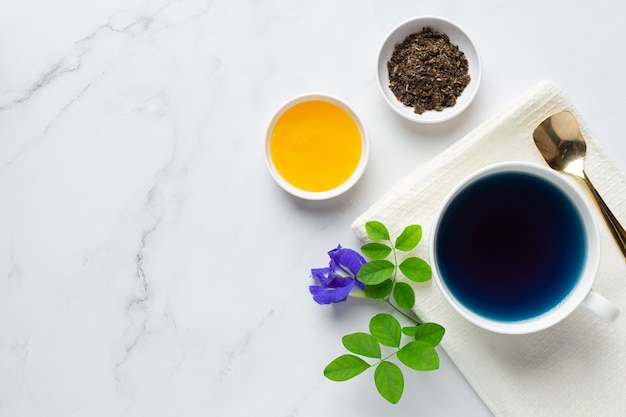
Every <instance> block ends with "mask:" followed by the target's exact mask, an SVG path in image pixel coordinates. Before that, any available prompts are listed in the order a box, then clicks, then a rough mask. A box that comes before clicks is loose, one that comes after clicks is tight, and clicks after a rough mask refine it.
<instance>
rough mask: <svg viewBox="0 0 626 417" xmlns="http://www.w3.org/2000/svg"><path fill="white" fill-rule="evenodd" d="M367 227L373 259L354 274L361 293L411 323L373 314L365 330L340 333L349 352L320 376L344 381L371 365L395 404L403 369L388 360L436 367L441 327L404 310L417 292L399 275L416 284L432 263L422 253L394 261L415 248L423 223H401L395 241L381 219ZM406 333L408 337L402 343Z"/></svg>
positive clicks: (366, 250)
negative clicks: (385, 305) (361, 289)
mask: <svg viewBox="0 0 626 417" xmlns="http://www.w3.org/2000/svg"><path fill="white" fill-rule="evenodd" d="M365 229H366V231H367V235H368V236H369V238H370V239H371V240H372V241H371V242H368V243H365V244H364V245H363V246H362V247H361V252H362V253H363V254H364V255H365V256H367V257H368V258H370V259H371V261H369V262H367V263H366V264H364V265H363V266H362V267H361V269H360V270H359V272H358V274H357V279H358V280H359V281H361V282H363V283H364V284H365V296H366V297H367V298H371V299H374V300H377V301H382V302H384V303H386V304H388V305H389V306H390V307H391V308H392V309H393V310H394V311H395V312H397V313H398V314H399V315H401V316H402V317H404V318H405V319H406V320H408V321H409V322H410V323H411V325H410V326H406V327H402V326H401V324H400V322H399V321H398V320H397V319H396V318H395V317H394V316H392V315H391V314H386V313H381V314H377V315H375V316H374V317H372V319H371V320H370V323H369V333H366V332H358V333H352V334H348V335H346V336H344V337H343V338H342V343H343V346H344V347H345V348H346V349H347V350H348V351H349V352H350V354H344V355H341V356H339V357H338V358H336V359H335V360H333V361H332V362H330V363H329V364H328V365H327V366H326V368H325V369H324V375H325V376H326V377H327V378H328V379H331V380H333V381H347V380H349V379H352V378H354V377H355V376H357V375H359V374H361V373H363V372H364V371H366V370H367V369H369V368H372V367H375V371H374V383H375V385H376V389H377V390H378V392H379V394H380V395H381V396H382V397H383V398H384V399H386V400H387V401H389V402H390V403H393V404H396V403H397V402H399V401H400V399H401V398H402V393H403V391H404V374H403V373H402V369H401V368H400V367H399V366H398V365H397V364H396V363H394V362H392V361H391V360H392V359H393V358H394V357H395V358H397V360H398V361H399V362H400V363H401V364H403V365H404V366H406V367H408V368H410V369H414V370H417V371H432V370H435V369H438V368H439V355H438V354H437V350H436V349H435V347H436V346H437V345H438V344H439V343H440V342H441V340H442V338H443V336H444V333H445V329H444V328H443V327H442V326H441V325H439V324H437V323H422V322H421V320H420V319H419V318H417V317H416V316H415V315H414V314H413V315H409V314H407V313H406V312H404V311H403V309H404V310H409V309H411V308H413V307H414V305H415V300H416V296H415V291H414V289H413V287H412V286H411V285H410V284H409V283H407V282H404V281H399V280H398V277H399V276H404V277H405V278H407V279H408V280H409V281H412V282H416V283H419V282H426V281H428V280H430V279H431V277H432V270H431V268H430V265H428V263H427V262H426V261H424V260H423V259H421V258H418V257H415V256H409V257H406V258H404V260H403V261H402V262H400V263H398V258H399V253H398V252H409V251H412V250H413V249H415V248H416V247H417V245H418V244H419V242H420V241H421V239H422V227H421V226H419V225H410V226H407V227H405V228H404V230H403V231H402V233H400V235H399V236H398V237H397V238H396V240H395V242H393V241H392V240H391V237H390V234H389V231H388V229H387V227H386V226H385V225H384V224H382V223H381V222H377V221H370V222H367V223H366V224H365ZM389 258H390V259H389ZM403 336H404V337H403ZM407 338H408V339H409V340H408V341H407V342H406V343H405V344H402V341H403V340H406V339H407ZM389 352H391V353H389ZM363 358H366V359H368V360H370V361H371V360H374V362H373V363H370V362H368V361H367V360H365V359H363Z"/></svg>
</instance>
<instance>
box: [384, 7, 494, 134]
mask: <svg viewBox="0 0 626 417" xmlns="http://www.w3.org/2000/svg"><path fill="white" fill-rule="evenodd" d="M427 27H429V28H431V29H433V30H435V31H437V32H440V33H445V34H447V35H448V37H449V38H450V42H451V43H453V44H455V45H457V46H458V47H459V49H460V50H461V51H462V52H463V53H464V54H465V57H466V58H467V63H468V73H469V76H470V78H471V79H470V82H469V84H468V85H467V86H466V87H465V90H463V92H462V93H461V95H460V96H459V97H458V98H457V101H456V104H455V105H454V106H453V107H447V108H445V109H444V110H441V111H436V110H427V111H425V112H424V113H422V114H417V113H415V110H414V108H413V107H409V106H406V105H404V104H403V103H402V102H400V101H399V100H398V99H397V98H396V96H395V95H394V94H393V92H392V91H391V89H390V88H389V72H388V70H387V62H389V60H390V59H391V55H392V54H393V50H394V47H395V46H396V45H397V44H398V43H401V42H402V41H404V39H406V37H407V36H409V35H411V34H413V33H419V32H421V31H422V30H423V29H424V28H427ZM376 75H377V78H378V86H379V87H380V91H381V93H382V94H383V97H384V98H385V101H387V103H389V105H390V106H391V108H392V109H393V110H394V111H395V112H396V113H398V114H399V115H400V116H402V117H404V118H406V119H408V120H411V121H414V122H418V123H438V122H443V121H446V120H449V119H451V118H453V117H455V116H457V115H458V114H460V113H461V112H462V111H463V110H465V109H466V108H467V106H469V105H470V103H471V102H472V100H474V97H475V96H476V92H477V91H478V86H479V85H480V78H481V75H482V64H481V60H480V56H479V54H478V50H477V49H476V47H475V46H474V44H473V43H472V41H471V40H470V38H469V37H468V36H467V35H466V34H465V32H464V31H463V30H462V29H461V28H460V27H459V26H457V25H456V24H454V23H452V22H451V21H449V20H447V19H444V18H441V17H436V16H421V17H415V18H413V19H409V20H407V21H405V22H403V23H401V24H399V25H398V26H396V27H395V28H394V29H393V30H392V31H391V32H390V33H389V35H387V37H386V38H385V41H384V42H383V44H382V46H381V48H380V53H379V55H378V69H377V71H376Z"/></svg>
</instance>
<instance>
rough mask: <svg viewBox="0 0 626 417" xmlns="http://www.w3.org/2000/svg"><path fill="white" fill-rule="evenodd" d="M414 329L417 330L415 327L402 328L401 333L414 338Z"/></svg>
mask: <svg viewBox="0 0 626 417" xmlns="http://www.w3.org/2000/svg"><path fill="white" fill-rule="evenodd" d="M416 329H417V326H410V327H403V328H402V333H403V334H405V335H407V336H411V337H415V330H416Z"/></svg>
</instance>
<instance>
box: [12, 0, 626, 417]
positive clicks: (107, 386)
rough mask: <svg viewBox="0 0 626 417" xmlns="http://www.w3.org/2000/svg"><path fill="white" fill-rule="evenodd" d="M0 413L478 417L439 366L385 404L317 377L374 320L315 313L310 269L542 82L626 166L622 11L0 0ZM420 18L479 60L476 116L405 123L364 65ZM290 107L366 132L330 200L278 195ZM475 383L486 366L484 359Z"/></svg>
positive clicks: (472, 402) (354, 386)
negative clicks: (359, 220) (360, 220)
mask: <svg viewBox="0 0 626 417" xmlns="http://www.w3.org/2000/svg"><path fill="white" fill-rule="evenodd" d="M1 6H2V7H0V199H1V200H0V201H1V204H0V415H1V416H10V417H14V416H20V417H27V416H47V417H50V416H54V417H57V416H59V417H60V416H63V417H74V416H151V417H161V416H266V417H278V416H300V417H302V416H320V415H327V416H344V417H349V416H359V417H367V416H381V415H386V416H396V415H397V416H411V415H416V416H417V415H428V416H431V417H434V416H455V415H464V416H475V417H478V416H480V417H483V416H490V415H491V413H490V412H489V410H488V409H486V407H485V406H484V405H483V403H482V402H481V400H480V398H478V397H477V396H476V395H475V394H474V392H473V390H472V389H471V387H470V386H469V385H468V384H467V383H466V382H465V380H464V378H463V376H462V375H461V374H460V373H459V372H458V371H457V370H456V368H455V367H454V364H453V363H452V362H451V361H450V360H449V359H447V357H446V356H445V352H443V351H441V355H442V356H443V361H442V365H441V369H440V370H439V371H436V372H433V373H413V374H408V375H409V376H408V378H407V383H406V389H405V394H404V397H403V399H402V400H401V402H400V403H399V404H397V405H395V406H394V405H390V404H388V403H386V402H385V401H384V400H382V399H381V398H380V397H379V396H378V395H377V394H376V391H375V389H374V386H373V382H372V378H371V376H369V375H367V376H361V377H358V378H356V379H355V380H353V381H351V382H347V383H334V382H331V381H329V380H327V379H325V378H324V377H323V375H322V369H323V367H324V366H325V365H326V363H328V362H329V361H330V360H331V359H332V358H334V357H335V356H337V355H338V354H340V353H342V349H343V348H342V346H341V344H340V338H341V336H342V335H343V334H346V333H349V332H353V331H358V330H361V329H364V328H366V326H367V322H368V320H369V317H370V316H371V314H372V313H373V312H375V311H378V310H377V308H378V306H372V305H370V304H367V303H363V302H355V303H353V302H350V304H346V303H344V304H341V305H337V306H334V307H328V306H326V307H322V306H318V305H316V304H315V303H313V301H312V300H311V297H310V295H309V294H308V290H307V287H308V285H309V284H310V282H311V281H310V279H309V270H310V268H311V267H321V266H324V265H325V264H326V262H327V258H326V255H325V253H326V251H327V250H329V249H331V248H333V247H334V246H336V245H337V243H342V244H343V245H345V246H356V245H357V244H358V242H356V240H355V238H354V237H353V235H352V233H351V231H350V224H351V222H352V220H353V219H354V218H355V217H356V216H357V215H359V214H360V213H362V212H363V211H364V210H365V209H366V208H367V207H368V206H369V205H370V204H372V203H373V202H374V201H375V200H376V199H377V198H378V197H379V196H381V195H382V194H383V193H384V192H385V191H386V190H388V189H389V188H390V187H391V186H392V185H394V184H395V183H396V182H397V181H398V180H400V179H401V178H402V177H404V176H405V175H406V174H408V173H409V172H411V171H412V170H413V169H415V168H416V167H418V166H419V165H420V164H422V163H424V162H426V161H428V160H429V159H430V158H432V157H433V156H435V155H436V154H437V153H439V152H441V151H442V150H444V149H445V148H446V147H447V146H449V145H450V144H452V143H454V142H455V141H457V140H458V139H460V138H461V137H462V136H463V135H464V134H466V133H467V132H469V131H471V130H472V129H473V128H474V127H476V126H477V125H478V124H479V123H481V122H482V121H484V120H485V119H486V118H488V117H489V116H491V115H492V114H494V113H495V112H496V111H498V110H499V109H500V108H501V107H502V106H504V105H505V104H507V103H508V102H509V101H510V100H512V99H513V98H514V97H515V96H517V95H518V94H520V93H521V92H523V91H524V90H526V89H527V88H528V87H530V86H531V85H533V84H534V83H535V82H537V81H539V80H541V79H552V80H555V81H556V82H557V83H558V84H559V85H560V86H561V87H562V88H563V89H564V90H565V91H566V92H567V93H568V95H569V96H570V98H571V99H572V101H573V102H574V103H575V105H576V106H577V107H578V109H579V110H580V111H581V113H582V114H583V115H584V116H585V120H586V122H587V124H588V126H589V127H590V129H591V130H592V131H593V132H594V136H595V137H596V139H597V140H598V141H599V142H600V143H601V144H602V145H603V146H604V147H605V148H606V149H607V150H609V151H610V152H611V153H612V155H613V156H614V158H615V159H616V160H617V162H618V163H619V164H620V166H621V167H622V168H624V169H626V137H625V134H624V114H625V113H626V84H625V83H624V76H623V74H624V67H625V66H626V55H624V53H623V49H624V48H623V44H624V42H626V26H625V25H624V24H623V16H624V15H625V13H626V6H624V5H621V4H617V3H614V2H609V1H597V2H588V1H586V2H582V1H571V0H570V1H564V0H559V1H553V2H549V4H548V2H543V1H537V0H533V1H525V2H504V1H498V0H491V1H474V2H467V1H461V0H458V1H428V2H415V1H403V2H400V1H392V2H362V1H343V2H332V1H326V0H317V1H300V2H289V1H276V0H270V1H263V2H257V1H230V2H229V1H224V0H222V1H199V0H198V1H196V0H178V1H171V0H163V1H161V0H144V1H138V0H124V1H120V0H114V1H110V0H108V1H104V0H97V1H78V0H61V1H57V2H47V1H42V0H27V1H21V0H3V2H2V5H1ZM426 14H436V15H441V16H444V17H447V18H449V19H452V20H454V21H456V22H457V23H459V24H460V25H461V26H462V27H463V28H464V29H465V30H466V31H467V32H468V33H469V34H470V36H471V37H472V38H473V39H474V41H475V42H476V44H477V46H478V48H479V50H480V52H481V55H482V58H483V63H484V73H483V81H482V85H481V89H480V92H479V94H478V95H477V97H476V99H475V101H474V103H473V104H472V106H471V107H470V108H469V109H468V110H467V111H466V112H465V113H464V114H462V115H461V116H460V117H458V118H457V119H454V120H452V121H450V122H447V123H444V124H441V125H437V126H419V125H414V124H411V123H409V122H407V121H404V120H402V119H400V118H399V117H398V116H397V115H396V114H394V113H393V112H392V111H391V110H390V109H388V108H387V107H386V104H385V103H384V101H383V99H382V97H381V95H380V93H379V92H378V90H377V87H376V84H375V72H374V71H375V61H376V55H377V48H378V47H379V45H380V43H381V42H382V39H383V37H384V36H385V35H386V33H387V32H388V31H389V30H390V29H391V28H392V27H394V26H395V25H396V24H398V23H400V22H401V21H403V20H405V19H407V18H410V17H413V16H416V15H426ZM305 92H326V93H330V94H333V95H336V96H338V97H340V98H342V99H344V100H345V101H347V102H348V103H350V104H351V105H352V106H353V107H354V108H355V109H356V110H357V112H358V113H359V115H360V116H361V117H362V119H363V121H364V122H365V124H366V125H367V128H368V130H369V133H370V136H371V151H372V153H371V159H370V164H369V166H368V169H367V171H366V173H365V175H364V176H363V178H362V179H361V181H360V182H359V183H358V184H357V186H356V187H355V188H353V189H352V190H351V191H350V192H348V193H347V194H346V195H344V196H341V197H339V198H336V199H333V200H330V201H325V202H306V201H301V200H298V199H296V198H292V197H291V196H289V195H288V194H286V193H285V192H283V191H282V190H281V189H280V188H279V187H278V186H277V185H276V184H275V183H274V182H273V180H272V179H271V177H270V175H269V174H268V172H267V170H266V167H265V163H264V160H263V138H264V134H265V128H266V124H267V122H268V120H269V118H270V117H271V115H272V112H273V111H274V110H275V109H276V108H277V107H278V106H279V105H280V104H282V103H283V102H284V101H286V100H288V99H290V98H291V97H293V96H295V95H299V94H301V93H305ZM485 366H489V364H485Z"/></svg>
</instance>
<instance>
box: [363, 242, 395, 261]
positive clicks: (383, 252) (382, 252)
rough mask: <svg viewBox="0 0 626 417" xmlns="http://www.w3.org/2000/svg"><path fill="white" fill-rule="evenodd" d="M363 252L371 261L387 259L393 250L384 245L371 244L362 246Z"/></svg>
mask: <svg viewBox="0 0 626 417" xmlns="http://www.w3.org/2000/svg"><path fill="white" fill-rule="evenodd" d="M361 252H363V255H365V256H367V257H368V258H370V259H385V258H386V257H387V255H389V254H390V253H391V248H390V247H389V246H387V245H385V244H384V243H377V242H370V243H366V244H365V245H363V246H361Z"/></svg>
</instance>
